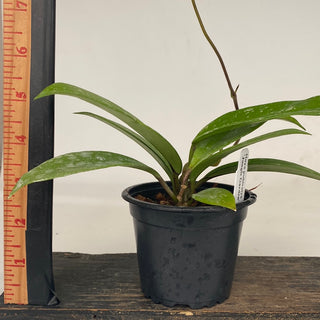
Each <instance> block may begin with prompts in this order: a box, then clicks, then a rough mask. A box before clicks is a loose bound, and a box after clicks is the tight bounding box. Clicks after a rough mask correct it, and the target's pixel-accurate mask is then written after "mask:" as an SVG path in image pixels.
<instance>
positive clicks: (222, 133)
mask: <svg viewBox="0 0 320 320" xmlns="http://www.w3.org/2000/svg"><path fill="white" fill-rule="evenodd" d="M191 1H192V5H193V9H194V11H195V14H196V17H197V19H198V22H199V24H200V27H201V30H202V32H203V34H204V36H205V37H206V39H207V40H208V42H209V44H210V45H211V47H212V49H213V50H214V52H215V54H216V56H217V57H218V59H219V62H220V64H221V67H222V70H223V73H224V76H225V78H226V81H227V84H228V87H229V90H230V94H231V98H232V100H233V104H234V108H235V110H233V111H230V112H227V113H225V114H223V115H222V116H220V117H218V118H216V119H214V120H213V121H211V122H210V123H209V124H208V125H206V126H205V127H204V128H203V129H202V130H200V132H199V133H198V134H197V135H196V136H195V138H194V139H193V141H192V142H191V146H190V151H189V157H188V159H187V161H186V163H184V164H183V163H182V160H181V158H180V156H179V154H178V153H177V151H176V150H175V148H174V147H173V146H172V144H171V143H170V142H169V141H168V140H167V139H165V138H164V137H163V136H162V135H161V134H160V133H158V132H157V131H155V130H154V129H152V128H151V127H149V126H148V125H146V124H145V123H143V122H142V121H141V120H140V119H138V118H137V117H135V116H134V115H133V114H132V113H130V112H129V111H127V110H125V109H123V108H121V107H120V106H118V105H116V104H115V103H113V102H111V101H110V100H108V99H105V98H103V97H101V96H99V95H96V94H94V93H92V92H89V91H87V90H85V89H82V88H79V87H76V86H74V85H70V84H66V83H54V84H52V85H50V86H49V87H47V88H45V89H44V90H43V91H42V92H41V93H40V94H39V95H38V96H37V97H36V98H35V99H40V98H42V97H46V96H50V95H55V94H60V95H67V96H72V97H76V98H79V99H81V100H84V101H86V102H88V103H90V104H93V105H95V106H96V107H98V108H100V109H102V110H103V111H105V112H106V113H109V114H111V115H113V116H114V117H116V118H117V119H118V120H119V121H120V122H115V121H113V120H110V119H107V118H105V117H102V116H100V115H98V114H95V113H91V112H77V114H79V115H82V116H86V117H90V118H94V119H96V120H97V121H101V122H103V123H105V124H107V125H108V126H111V127H113V128H114V129H116V130H118V131H120V132H121V133H123V134H124V135H126V136H127V137H128V138H130V139H132V140H133V141H135V142H136V143H137V144H139V145H140V146H141V147H142V148H144V149H145V151H146V152H148V153H149V154H150V155H151V156H152V157H153V158H154V159H155V160H156V162H158V163H159V164H160V166H161V167H162V169H163V171H164V172H165V174H166V177H165V176H164V175H163V173H160V172H158V171H157V170H155V169H154V168H151V167H150V166H148V165H146V164H144V163H142V162H140V161H138V160H136V159H133V158H131V157H128V156H126V155H123V154H118V153H113V152H108V151H83V152H73V153H68V154H64V155H60V156H57V157H55V158H52V159H50V160H48V161H46V162H43V163H42V164H40V165H39V166H37V167H35V168H34V169H32V170H30V171H29V172H27V173H25V174H24V175H23V176H22V177H21V179H20V180H19V181H18V182H17V184H16V186H15V187H14V189H13V190H12V192H11V195H13V194H14V193H15V192H17V191H18V190H19V189H20V188H22V187H24V186H26V185H28V184H30V183H34V182H40V181H45V180H51V179H55V178H58V177H64V176H68V175H72V174H76V173H80V172H86V171H91V170H97V169H102V168H109V167H115V166H122V167H130V168H134V169H139V170H143V171H146V172H148V173H150V174H151V175H153V176H154V178H155V179H157V180H158V181H159V183H160V184H161V186H162V187H163V189H164V191H165V193H166V195H167V197H168V199H170V200H169V201H168V203H169V204H170V205H175V206H194V205H195V204H196V203H199V202H200V203H204V204H208V205H217V206H223V207H227V208H230V209H232V210H236V203H235V199H234V197H233V195H232V193H231V192H229V191H227V190H225V189H222V188H218V187H214V188H209V189H206V190H201V186H202V185H203V184H204V183H205V182H207V181H209V180H212V179H214V178H216V177H218V176H222V175H226V174H230V173H234V172H236V170H237V162H232V163H227V164H223V165H220V163H221V161H222V160H223V159H224V158H225V157H227V156H229V155H230V154H232V153H234V152H236V151H238V150H240V149H243V148H245V147H248V146H250V145H253V144H255V143H258V142H263V141H266V140H268V139H273V138H276V137H280V136H284V135H296V134H303V135H308V134H309V133H308V132H306V130H305V128H304V127H303V126H302V125H301V124H300V122H298V120H297V119H296V118H295V117H294V116H300V115H304V116H319V115H320V96H315V97H311V98H309V99H306V100H298V101H280V102H272V103H268V104H262V105H256V106H250V107H246V108H241V109H240V108H239V106H238V101H237V89H238V88H236V89H234V88H233V86H232V84H231V81H230V78H229V75H228V72H227V70H226V67H225V65H224V62H223V59H222V57H221V55H220V53H219V51H218V50H217V48H216V46H215V45H214V43H213V42H212V40H211V39H210V37H209V36H208V34H207V32H206V30H205V27H204V25H203V23H202V20H201V17H200V15H199V12H198V9H197V6H196V3H195V0H191ZM274 119H277V120H283V121H284V122H286V123H288V122H289V123H291V124H294V126H296V128H292V126H291V127H290V128H284V129H282V130H276V131H271V132H269V133H265V134H261V135H257V136H255V137H254V138H249V139H248V138H247V139H246V136H247V135H248V134H251V133H252V132H254V131H255V130H257V129H259V128H260V127H261V126H263V125H264V124H265V123H267V122H268V121H271V120H274ZM248 171H273V172H283V173H289V174H295V175H300V176H304V177H309V178H313V179H317V180H320V173H318V172H316V171H314V170H311V169H309V168H306V167H304V166H301V165H299V164H296V163H293V162H288V161H284V160H279V159H270V158H257V159H249V162H248ZM199 190H201V191H199Z"/></svg>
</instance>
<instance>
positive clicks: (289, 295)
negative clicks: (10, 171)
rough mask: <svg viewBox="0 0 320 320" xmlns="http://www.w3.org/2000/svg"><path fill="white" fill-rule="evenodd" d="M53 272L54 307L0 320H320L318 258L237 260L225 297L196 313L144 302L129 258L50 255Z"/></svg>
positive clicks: (19, 309)
mask: <svg viewBox="0 0 320 320" xmlns="http://www.w3.org/2000/svg"><path fill="white" fill-rule="evenodd" d="M54 274H55V281H56V291H57V295H58V297H59V298H60V299H61V303H60V304H59V305H58V306H56V307H37V306H15V305H3V304H0V319H6V320H11V319H15V320H16V319H19V320H29V319H30V320H31V319H32V320H34V319H39V320H47V319H56V320H60V319H61V320H62V319H64V320H65V319H77V320H78V319H79V320H85V319H108V320H109V319H111V320H112V319H130V320H136V319H137V320H138V319H139V320H143V319H156V320H157V319H173V320H180V319H181V320H182V319H191V320H193V319H199V320H200V319H201V320H207V319H208V320H209V319H221V320H222V319H226V320H229V319H241V320H251V319H320V258H312V257H298V258H297V257H239V258H238V261H237V267H236V273H235V279H234V284H233V289H232V292H231V297H230V298H229V299H228V300H227V301H225V302H224V303H223V304H221V305H217V306H215V307H212V308H205V309H201V310H191V309H190V308H187V307H180V306H179V307H174V308H167V307H164V306H162V305H159V304H154V303H153V302H152V301H151V300H149V299H145V298H144V297H143V295H142V294H141V291H140V286H139V276H138V267H137V262H136V255H135V254H115V255H111V254H105V255H85V254H75V253H54ZM2 303H3V302H2Z"/></svg>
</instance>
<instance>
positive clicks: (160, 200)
mask: <svg viewBox="0 0 320 320" xmlns="http://www.w3.org/2000/svg"><path fill="white" fill-rule="evenodd" d="M136 199H138V200H141V201H145V202H149V203H157V204H162V205H168V206H174V205H175V204H174V202H173V201H172V200H171V199H170V198H169V197H168V196H167V195H166V194H164V193H162V192H159V193H157V194H156V196H155V199H151V198H148V197H145V196H143V195H141V194H138V195H137V196H136Z"/></svg>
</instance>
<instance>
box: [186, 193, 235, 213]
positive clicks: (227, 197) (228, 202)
mask: <svg viewBox="0 0 320 320" xmlns="http://www.w3.org/2000/svg"><path fill="white" fill-rule="evenodd" d="M192 198H193V199H194V200H196V201H199V202H202V203H205V204H209V205H212V206H219V207H225V208H228V209H231V210H233V211H236V210H237V209H236V202H235V199H234V196H233V194H232V193H231V192H230V191H228V190H226V189H222V188H209V189H205V190H202V191H200V192H198V193H194V194H193V195H192Z"/></svg>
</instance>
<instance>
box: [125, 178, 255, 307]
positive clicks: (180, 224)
mask: <svg viewBox="0 0 320 320" xmlns="http://www.w3.org/2000/svg"><path fill="white" fill-rule="evenodd" d="M211 186H212V184H210V183H208V184H206V186H205V187H211ZM219 187H223V188H226V189H228V190H230V191H232V189H233V187H232V186H229V185H221V184H220V185H219ZM160 191H163V190H162V188H161V186H160V185H159V184H158V183H146V184H141V185H136V186H132V187H129V188H127V189H126V190H124V191H123V193H122V197H123V198H124V199H125V200H126V201H128V202H129V203H130V212H131V215H132V216H133V221H134V228H135V236H136V243H137V256H138V264H139V271H140V280H141V287H142V291H143V293H144V295H145V296H146V297H148V298H151V299H152V300H153V301H154V302H156V303H162V304H164V305H166V306H170V307H171V306H174V305H177V304H181V305H188V306H190V307H191V308H195V309H196V308H202V307H211V306H213V305H215V304H217V303H221V302H223V301H224V300H225V299H227V298H228V297H229V295H230V291H231V285H232V280H233V274H234V268H235V263H236V258H237V254H238V245H239V239H240V233H241V229H242V222H243V220H244V219H245V218H246V215H247V208H248V206H249V205H251V204H253V203H254V202H255V201H256V195H255V194H254V193H252V192H249V191H246V195H245V200H244V201H243V202H241V203H239V204H238V205H237V211H236V212H233V211H231V210H229V209H226V208H221V207H216V206H203V207H195V208H190V207H174V206H166V205H159V204H153V203H147V202H144V201H140V200H137V199H136V198H135V197H136V196H137V195H139V194H141V195H143V196H146V197H149V198H153V197H154V196H155V195H156V194H157V193H158V192H160Z"/></svg>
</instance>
